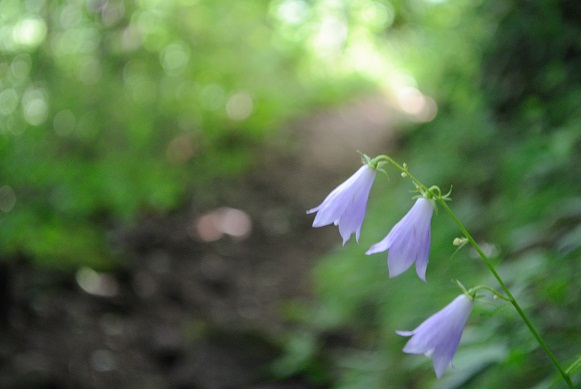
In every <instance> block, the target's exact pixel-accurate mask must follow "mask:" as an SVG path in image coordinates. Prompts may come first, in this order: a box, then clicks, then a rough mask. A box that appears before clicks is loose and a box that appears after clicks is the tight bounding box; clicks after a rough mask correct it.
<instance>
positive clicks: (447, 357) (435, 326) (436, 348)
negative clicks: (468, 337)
mask: <svg viewBox="0 0 581 389" xmlns="http://www.w3.org/2000/svg"><path fill="white" fill-rule="evenodd" d="M473 305H474V304H473V302H472V299H471V298H470V297H468V296H466V295H465V294H462V295H460V296H458V297H456V298H455V299H454V301H452V302H451V303H450V304H448V305H446V306H445V307H444V308H443V309H442V310H440V311H438V312H436V313H435V314H433V315H432V316H430V317H429V318H428V319H426V320H425V321H424V322H423V323H422V324H420V326H419V327H418V328H416V329H415V330H413V331H396V333H397V334H398V335H402V336H411V339H410V340H408V342H407V343H406V345H405V347H404V348H403V352H404V353H408V354H425V355H426V356H427V357H432V358H433V363H434V371H435V372H436V377H438V379H440V377H442V375H443V374H444V372H445V371H446V368H447V367H448V366H449V365H450V366H452V358H453V357H454V353H455V352H456V349H457V348H458V344H459V343H460V338H461V337H462V332H463V331H464V326H465V325H466V320H468V316H470V312H472V306H473Z"/></svg>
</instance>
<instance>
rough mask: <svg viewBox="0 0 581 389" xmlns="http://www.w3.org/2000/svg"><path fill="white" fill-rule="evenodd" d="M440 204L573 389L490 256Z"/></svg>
mask: <svg viewBox="0 0 581 389" xmlns="http://www.w3.org/2000/svg"><path fill="white" fill-rule="evenodd" d="M438 202H439V203H440V205H441V206H442V208H444V210H445V211H446V212H448V214H449V215H450V217H451V218H452V219H453V220H454V221H455V222H456V224H457V225H458V228H459V229H460V231H462V234H464V236H465V237H466V239H468V241H469V242H470V244H471V245H472V247H474V249H475V250H476V252H478V254H479V255H480V257H481V258H482V260H483V261H484V263H485V264H486V267H488V270H490V272H491V273H492V275H493V276H494V278H496V281H498V284H499V285H500V287H501V288H502V290H503V291H504V293H505V294H506V297H508V301H509V302H510V303H511V304H512V305H513V307H514V309H516V311H517V312H518V314H519V316H520V317H521V319H522V320H523V321H524V323H525V324H526V326H527V327H528V329H529V331H530V332H531V333H532V334H533V336H534V337H535V339H536V340H537V342H538V343H539V345H540V346H541V347H542V348H543V350H544V351H545V353H546V354H547V355H548V356H549V358H550V359H551V361H552V362H553V364H554V365H555V367H556V368H557V370H559V373H561V375H562V376H563V379H564V380H565V382H566V383H567V385H569V387H570V388H573V382H572V381H571V377H569V374H568V373H567V372H566V371H565V370H564V369H563V367H562V366H561V364H560V363H559V361H558V360H557V358H555V356H554V355H553V353H552V352H551V350H549V347H547V345H546V343H545V341H544V340H543V339H542V338H541V335H540V334H539V332H538V331H537V330H536V328H535V327H534V326H533V324H532V323H531V321H530V320H529V318H528V316H527V315H526V313H525V312H524V311H523V309H522V308H521V306H520V304H519V303H518V301H517V300H516V299H515V298H514V296H513V295H512V293H511V292H510V289H508V286H506V284H505V283H504V281H503V279H502V278H501V277H500V275H499V274H498V272H497V271H496V269H495V268H494V265H493V264H492V263H491V262H490V259H488V256H487V255H486V254H485V253H484V251H482V249H481V248H480V246H479V245H478V243H476V241H475V240H474V238H473V237H472V235H470V233H469V232H468V231H467V230H466V228H465V227H464V225H463V224H462V222H461V221H460V220H459V219H458V218H457V217H456V215H455V214H454V212H453V211H452V210H451V209H450V207H449V206H448V204H446V202H445V201H444V200H443V199H442V198H438Z"/></svg>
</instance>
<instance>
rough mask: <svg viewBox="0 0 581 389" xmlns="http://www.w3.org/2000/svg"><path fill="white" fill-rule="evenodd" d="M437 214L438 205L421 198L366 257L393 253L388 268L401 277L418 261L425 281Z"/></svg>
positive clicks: (391, 274) (417, 263)
mask: <svg viewBox="0 0 581 389" xmlns="http://www.w3.org/2000/svg"><path fill="white" fill-rule="evenodd" d="M433 212H434V204H432V202H431V201H430V200H428V199H426V198H424V197H420V198H419V199H418V200H417V201H416V203H415V204H414V206H413V207H412V209H410V211H409V212H408V213H407V214H406V215H405V216H404V217H403V219H401V220H400V221H399V223H397V224H396V225H395V226H394V227H393V228H392V229H391V231H390V232H389V234H387V236H386V237H385V238H384V239H383V240H382V241H380V242H378V243H376V244H374V245H373V246H371V247H370V248H369V250H367V252H366V254H367V255H370V254H375V253H379V252H383V251H386V250H389V253H388V255H387V268H388V270H389V276H390V277H395V276H398V275H400V274H401V273H403V272H404V271H406V270H407V269H409V267H410V266H411V265H412V264H413V263H414V262H415V263H416V273H417V274H418V277H420V279H421V280H422V281H424V282H425V281H426V268H427V267H428V258H429V256H430V221H431V220H432V213H433Z"/></svg>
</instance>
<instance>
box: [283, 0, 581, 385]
mask: <svg viewBox="0 0 581 389" xmlns="http://www.w3.org/2000/svg"><path fill="white" fill-rule="evenodd" d="M394 3H395V2H394ZM398 5H399V6H398V7H396V8H395V9H396V10H397V11H396V12H397V13H396V15H395V20H399V21H400V23H399V24H397V23H394V26H393V27H392V29H390V30H389V31H388V32H387V36H386V40H387V41H388V42H389V43H387V44H388V45H390V46H391V47H392V49H393V50H394V52H396V53H398V55H400V58H399V61H400V63H402V64H403V65H404V66H405V67H406V68H407V69H409V71H410V73H411V74H412V75H413V76H414V77H415V79H416V80H417V82H418V85H419V87H420V89H421V90H422V91H425V92H426V93H427V94H428V95H431V96H434V98H435V100H436V101H437V104H438V115H437V117H436V118H435V120H433V121H431V122H429V123H425V124H421V125H416V126H413V127H411V128H409V129H408V130H407V132H405V133H404V134H403V135H402V142H401V143H402V145H403V147H402V148H401V149H400V150H398V154H397V155H394V156H393V157H395V158H396V159H397V160H399V161H400V162H407V164H408V166H409V167H410V170H411V172H412V173H414V175H416V176H417V177H418V178H419V179H420V180H422V181H423V182H424V183H425V184H427V185H428V186H429V185H432V184H437V185H440V187H442V188H443V189H444V188H446V189H447V188H448V187H449V186H453V187H454V191H453V195H452V197H453V200H454V201H453V202H452V203H451V206H452V208H453V209H454V210H455V212H457V214H458V215H459V217H460V219H461V220H462V221H463V222H464V223H465V224H466V225H467V227H468V229H469V231H471V232H472V233H473V235H474V236H475V238H476V239H477V240H478V241H479V242H481V243H482V245H483V247H485V248H486V250H487V251H488V252H489V254H490V255H491V257H492V259H493V261H494V263H495V264H496V265H497V267H498V270H499V272H500V274H501V275H502V276H503V277H504V278H505V280H506V281H507V282H508V284H509V287H510V288H511V290H512V291H513V292H514V293H515V295H516V296H517V298H518V299H519V301H520V302H521V303H522V304H523V306H524V308H525V310H526V311H527V312H528V313H529V314H530V315H531V316H532V319H533V322H534V324H535V325H536V326H538V328H539V329H540V331H541V333H542V334H543V336H544V338H545V340H546V341H547V343H548V344H549V347H550V348H551V349H552V350H553V352H554V353H555V354H556V355H557V358H558V359H559V360H560V361H561V363H562V364H563V365H564V366H565V367H566V366H568V365H569V364H570V363H572V362H573V361H574V359H575V358H576V357H578V356H579V339H580V338H579V328H581V314H580V312H581V311H580V310H579V296H580V295H581V288H580V286H579V282H578V279H579V277H580V276H581V262H580V259H581V233H580V231H581V161H580V158H581V121H580V120H579V118H580V114H581V104H580V102H581V98H580V97H581V96H580V93H581V73H580V72H579V69H580V65H581V19H580V15H581V3H579V2H575V1H551V0H548V1H516V0H515V1H508V2H507V1H489V2H462V1H453V0H450V1H445V2H428V1H425V2H422V1H409V2H401V3H398ZM402 42H406V43H407V45H402ZM390 175H392V178H391V180H389V181H388V180H382V179H381V178H380V179H379V180H378V182H377V183H376V185H375V187H374V188H373V190H372V193H371V200H370V205H369V207H368V211H367V217H366V221H365V223H364V225H363V232H362V234H361V240H360V243H359V245H357V244H354V243H352V242H350V243H349V244H348V245H347V247H345V248H342V249H340V250H337V251H336V252H334V253H333V254H331V255H329V256H328V257H327V258H325V259H324V260H323V261H322V262H321V263H320V264H319V265H318V266H317V268H316V269H315V272H314V283H315V285H316V291H315V295H316V296H317V298H318V301H317V303H316V304H315V306H314V307H312V308H308V309H307V312H304V313H303V315H298V314H297V313H296V312H293V313H292V315H290V316H289V317H292V318H296V320H297V322H299V323H301V324H299V326H300V327H302V328H309V329H310V331H312V333H315V334H317V336H315V337H311V338H310V339H313V340H312V342H314V344H318V345H319V353H313V352H312V350H311V349H309V353H310V354H309V355H311V358H312V360H313V363H315V364H316V363H320V361H321V360H327V361H329V362H328V363H329V366H331V368H330V369H329V370H328V371H330V372H331V373H330V377H329V379H330V380H331V381H332V382H334V383H335V384H334V387H338V388H402V387H418V388H498V387H527V388H533V387H535V388H548V387H564V384H563V383H562V380H560V378H559V377H560V376H559V375H558V374H557V370H556V369H555V367H554V366H553V365H552V363H551V362H550V360H549V359H548V357H547V356H546V355H545V354H544V353H543V352H542V351H541V350H540V349H539V346H538V344H536V342H535V340H534V338H533V337H532V335H531V334H530V333H529V332H528V330H527V329H526V328H525V326H524V324H523V323H522V322H521V321H520V319H519V317H518V316H517V315H516V313H515V312H514V310H513V308H512V307H511V306H505V304H503V303H502V302H501V301H498V300H493V299H492V298H491V297H490V296H487V295H485V296H484V298H483V299H481V300H479V303H478V304H477V305H476V307H475V311H474V312H473V314H472V315H471V317H470V319H469V324H468V327H467V328H466V330H465V333H464V336H463V340H462V343H461V346H460V348H459V350H458V352H457V354H456V357H455V358H454V364H455V366H456V369H455V371H453V372H450V371H449V372H448V373H447V374H446V375H445V376H444V378H443V379H442V380H440V381H437V380H436V379H435V375H434V372H433V369H432V365H431V361H429V360H427V359H426V358H424V357H423V356H415V355H406V354H403V353H402V352H401V349H402V348H403V346H404V344H405V342H406V339H405V338H402V337H399V336H397V335H396V334H395V330H411V329H413V328H415V327H416V326H417V325H418V324H419V323H421V322H422V321H423V320H425V319H426V318H427V317H428V316H429V315H431V314H432V313H434V312H436V311H437V310H439V309H440V308H442V307H443V306H444V305H446V304H447V303H449V302H450V301H451V300H452V299H453V298H454V297H455V296H457V295H458V294H459V293H461V291H460V290H459V289H458V287H457V286H456V285H454V284H453V283H452V282H450V281H451V280H452V279H459V280H460V281H461V282H462V283H463V284H464V285H466V286H467V287H471V286H475V285H478V284H486V285H490V286H493V287H496V282H495V281H494V279H492V277H491V276H490V275H489V274H488V271H487V269H486V268H485V266H484V264H483V263H482V262H481V260H479V259H478V257H477V255H475V253H474V252H472V250H470V249H469V248H467V247H465V248H463V249H461V250H460V251H458V252H456V248H455V247H453V246H452V244H451V242H452V240H453V239H454V238H455V237H456V236H459V235H460V233H459V231H458V229H457V228H456V226H455V225H454V224H453V222H452V221H451V220H450V218H449V217H448V216H447V215H446V214H445V213H444V212H440V213H439V214H437V215H436V216H435V217H434V219H433V221H432V249H431V256H430V259H431V261H430V265H429V266H428V273H427V278H428V284H427V285H424V284H423V283H422V282H421V281H419V280H418V278H417V276H416V275H415V273H414V271H413V269H411V270H409V271H408V272H407V273H405V274H403V275H401V276H399V277H397V278H395V279H389V277H388V273H387V267H386V263H385V262H386V255H384V254H381V255H380V254H377V255H373V256H369V257H366V256H365V255H364V254H363V253H364V252H365V251H366V248H368V247H369V246H370V245H371V244H373V243H376V242H377V241H379V240H380V239H382V238H383V237H384V236H385V234H387V232H388V231H389V229H390V228H391V227H392V226H393V225H394V224H395V223H396V222H397V221H398V220H399V219H400V218H401V217H402V216H403V215H404V214H405V213H406V212H407V210H408V209H409V208H410V207H411V206H412V201H411V199H410V198H409V192H408V191H409V190H410V189H412V188H413V187H412V185H411V183H410V182H409V180H405V179H400V178H398V177H397V173H394V172H393V171H391V174H390ZM394 176H396V178H394ZM295 310H296V308H295ZM291 312H292V311H291ZM303 337H304V336H303ZM295 360H300V358H297V357H296V356H295ZM302 366H304V361H302V363H301V364H300V365H297V366H296V371H295V372H297V371H300V369H301V367H302ZM574 382H576V384H579V383H580V382H581V377H579V375H576V376H574Z"/></svg>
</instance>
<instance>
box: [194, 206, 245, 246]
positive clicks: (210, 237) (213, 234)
mask: <svg viewBox="0 0 581 389" xmlns="http://www.w3.org/2000/svg"><path fill="white" fill-rule="evenodd" d="M251 231H252V220H251V219H250V216H248V214H247V213H246V212H244V211H241V210H239V209H235V208H228V207H221V208H218V209H215V210H213V211H211V212H209V213H207V214H205V215H202V216H200V217H198V218H197V219H196V221H195V229H194V231H192V232H194V235H195V237H197V238H199V239H201V240H202V241H204V242H213V241H216V240H218V239H220V238H222V237H223V236H224V235H229V236H230V237H232V238H235V239H245V238H247V237H248V236H249V235H250V233H251Z"/></svg>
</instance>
